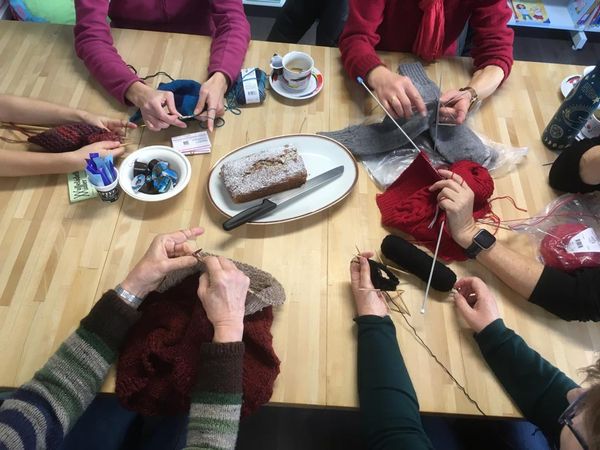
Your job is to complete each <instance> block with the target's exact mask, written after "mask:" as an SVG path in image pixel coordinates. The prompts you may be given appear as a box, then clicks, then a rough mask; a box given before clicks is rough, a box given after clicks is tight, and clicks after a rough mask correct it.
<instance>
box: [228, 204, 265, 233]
mask: <svg viewBox="0 0 600 450" xmlns="http://www.w3.org/2000/svg"><path fill="white" fill-rule="evenodd" d="M276 207H277V204H276V203H273V202H272V201H271V200H268V199H266V198H265V199H264V200H263V201H262V203H259V204H258V205H256V206H252V207H251V208H248V209H245V210H244V211H242V212H241V213H239V214H236V215H235V216H233V217H231V218H229V219H227V220H226V221H225V222H223V229H224V230H225V231H229V230H233V229H234V228H237V227H239V226H240V225H244V224H245V223H246V222H250V221H251V220H252V219H256V218H258V217H261V216H264V215H265V214H267V213H268V212H270V211H273V210H274V209H275V208H276Z"/></svg>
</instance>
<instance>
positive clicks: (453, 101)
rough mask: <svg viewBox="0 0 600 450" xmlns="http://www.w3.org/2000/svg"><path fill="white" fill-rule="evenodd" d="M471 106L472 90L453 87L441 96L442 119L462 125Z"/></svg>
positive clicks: (444, 121)
mask: <svg viewBox="0 0 600 450" xmlns="http://www.w3.org/2000/svg"><path fill="white" fill-rule="evenodd" d="M470 106H471V92H470V91H459V90H458V89H451V90H449V91H446V92H444V94H442V96H441V97H440V121H441V122H443V123H454V124H456V125H461V124H462V123H464V121H465V120H466V119H467V114H468V113H469V107H470Z"/></svg>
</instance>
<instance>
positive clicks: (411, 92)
mask: <svg viewBox="0 0 600 450" xmlns="http://www.w3.org/2000/svg"><path fill="white" fill-rule="evenodd" d="M406 95H407V96H408V98H409V99H410V102H411V103H412V104H413V105H414V106H415V107H416V108H417V111H418V112H419V114H421V115H422V116H426V115H427V106H426V105H425V102H424V101H423V98H422V97H421V94H419V91H417V88H415V86H414V85H413V84H412V82H411V83H410V85H409V86H407V87H406Z"/></svg>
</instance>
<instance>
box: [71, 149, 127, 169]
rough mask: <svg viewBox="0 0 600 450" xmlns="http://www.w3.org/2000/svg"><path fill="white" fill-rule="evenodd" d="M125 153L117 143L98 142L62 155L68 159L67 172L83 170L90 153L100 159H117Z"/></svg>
mask: <svg viewBox="0 0 600 450" xmlns="http://www.w3.org/2000/svg"><path fill="white" fill-rule="evenodd" d="M124 152H125V147H121V143H120V142H119V141H100V142H94V143H92V144H89V145H86V146H85V147H81V148H80V149H77V150H74V151H72V152H66V153H63V155H64V156H65V158H67V159H68V163H69V164H68V165H69V167H68V171H71V172H72V171H75V170H83V169H85V166H86V162H85V160H86V158H89V157H90V153H98V155H99V156H100V157H102V158H104V157H106V156H108V155H109V154H112V155H113V158H118V157H119V156H121V155H122V154H123V153H124Z"/></svg>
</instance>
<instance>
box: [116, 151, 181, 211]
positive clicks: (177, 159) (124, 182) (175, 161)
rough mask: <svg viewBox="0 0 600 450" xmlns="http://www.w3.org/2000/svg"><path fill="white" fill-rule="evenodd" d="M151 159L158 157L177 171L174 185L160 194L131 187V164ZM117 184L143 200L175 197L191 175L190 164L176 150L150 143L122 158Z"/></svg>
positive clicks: (152, 200)
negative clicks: (139, 190) (176, 179)
mask: <svg viewBox="0 0 600 450" xmlns="http://www.w3.org/2000/svg"><path fill="white" fill-rule="evenodd" d="M153 159H160V160H161V161H166V162H168V163H169V168H171V169H173V170H174V171H175V172H177V175H178V181H177V185H175V187H173V188H171V189H170V190H169V191H167V192H165V193H162V194H144V193H142V192H134V190H133V188H132V187H131V181H132V180H133V164H134V163H135V162H136V161H141V162H144V163H148V162H150V161H151V160H153ZM119 175H120V177H119V184H120V185H121V189H123V192H125V193H126V194H127V195H129V196H130V197H133V198H135V199H137V200H141V201H143V202H160V201H162V200H166V199H168V198H171V197H175V196H176V195H177V194H179V193H180V192H181V191H183V190H184V189H185V187H186V186H187V185H188V183H189V182H190V179H191V177H192V165H191V164H190V162H189V161H188V159H187V157H186V156H185V155H183V154H181V153H179V152H178V151H177V150H173V149H172V148H171V147H167V146H166V145H151V146H150V147H144V148H140V149H139V150H136V151H135V152H133V153H132V154H131V155H129V156H128V157H127V158H125V159H124V160H123V162H122V163H121V165H120V166H119Z"/></svg>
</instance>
